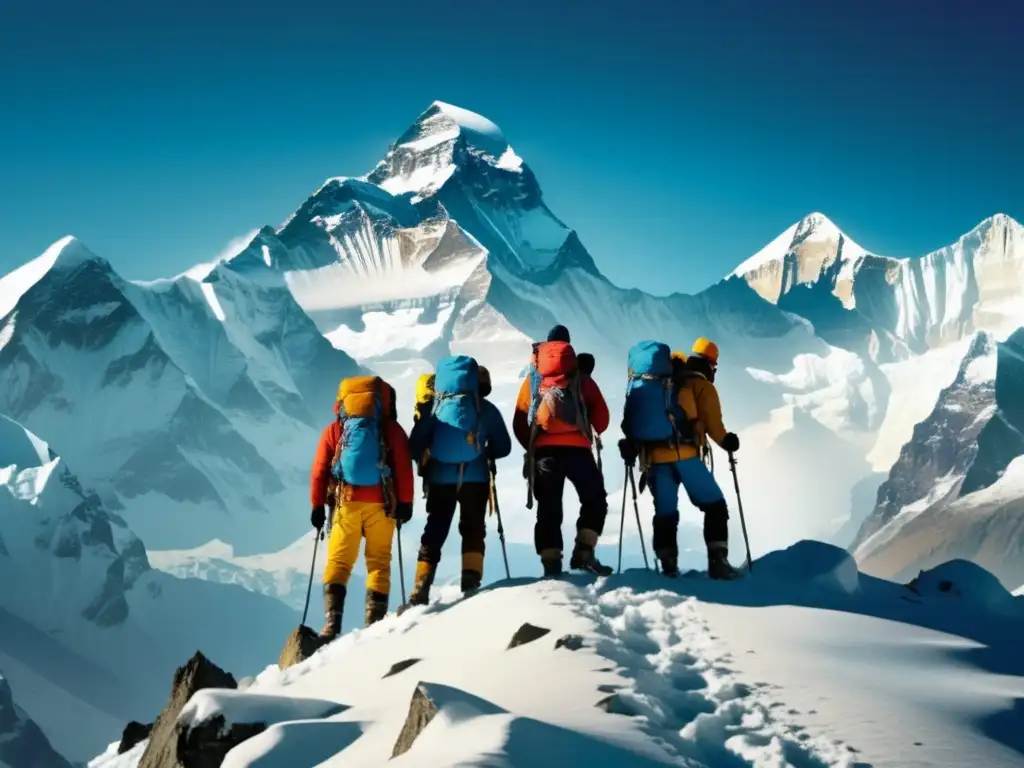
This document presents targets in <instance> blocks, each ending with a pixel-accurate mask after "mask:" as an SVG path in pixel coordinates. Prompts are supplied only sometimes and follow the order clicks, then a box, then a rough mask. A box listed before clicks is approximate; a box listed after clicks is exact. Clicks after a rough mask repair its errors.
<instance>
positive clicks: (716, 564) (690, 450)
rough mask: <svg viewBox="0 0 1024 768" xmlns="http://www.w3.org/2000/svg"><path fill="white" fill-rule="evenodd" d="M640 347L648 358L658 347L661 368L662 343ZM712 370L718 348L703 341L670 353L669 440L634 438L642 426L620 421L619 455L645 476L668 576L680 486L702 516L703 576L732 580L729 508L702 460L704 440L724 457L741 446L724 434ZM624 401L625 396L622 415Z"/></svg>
mask: <svg viewBox="0 0 1024 768" xmlns="http://www.w3.org/2000/svg"><path fill="white" fill-rule="evenodd" d="M643 344H647V345H648V354H650V350H652V349H653V347H654V346H655V345H656V346H658V347H660V348H661V350H660V352H658V353H657V354H660V356H661V359H660V365H662V366H664V365H665V362H664V357H665V356H666V354H667V348H666V347H665V345H662V344H660V343H653V342H643ZM638 346H639V345H638ZM652 361H653V358H652ZM652 364H654V365H657V364H659V363H654V362H652ZM717 368H718V346H717V345H716V344H715V343H714V342H712V341H710V340H708V339H705V338H700V339H697V341H696V342H694V344H693V348H692V349H691V354H690V355H689V356H686V355H685V354H684V353H682V352H675V353H673V354H672V356H671V379H672V387H671V393H672V397H671V403H670V408H669V418H670V420H671V421H672V430H673V437H672V438H671V439H669V440H658V441H646V442H645V441H642V440H638V439H636V438H635V437H634V434H636V433H639V432H640V431H641V429H642V427H643V426H644V425H641V424H638V423H627V422H628V421H629V419H628V418H627V419H624V422H623V434H625V435H626V436H627V437H626V439H624V440H623V441H622V442H621V443H620V446H619V448H620V452H621V453H622V458H623V460H624V461H625V462H626V464H627V465H629V466H632V465H633V463H634V462H635V461H636V459H637V458H638V457H639V459H640V466H641V472H642V476H645V477H646V480H647V484H648V485H649V486H650V488H651V494H652V495H653V496H654V542H653V545H654V551H655V554H656V555H657V557H658V559H659V560H660V561H661V565H662V570H663V571H664V573H665V575H667V576H676V575H678V573H679V566H678V557H679V548H678V544H677V541H676V536H677V531H678V526H679V486H680V485H682V486H683V488H684V489H685V490H686V493H687V495H688V496H689V498H690V501H691V502H692V503H693V505H694V506H696V507H697V508H698V509H700V510H701V511H702V512H703V513H704V542H705V544H706V545H707V548H708V575H709V576H710V577H711V578H712V579H734V578H736V577H737V576H738V572H737V571H736V569H735V568H733V567H732V566H731V565H730V564H729V558H728V555H729V522H728V521H729V509H728V506H727V505H726V502H725V496H724V495H723V494H722V489H721V488H720V487H719V486H718V483H717V482H716V481H715V477H714V475H712V474H711V472H710V471H709V470H708V468H707V467H706V466H705V465H704V462H703V461H702V460H701V455H702V453H703V451H704V450H705V449H706V446H707V438H708V437H710V438H711V439H712V440H714V441H715V442H716V443H717V444H718V445H719V446H721V448H722V449H723V450H725V451H728V452H729V453H735V452H736V451H738V450H739V447H740V441H739V438H738V437H737V436H736V435H735V434H733V433H732V432H729V431H728V430H726V428H725V425H724V424H723V423H722V406H721V402H720V400H719V397H718V390H717V389H716V388H715V384H714V381H715V371H716V370H717ZM647 378H648V379H650V378H652V377H651V376H648V377H647ZM653 378H659V377H657V376H654V377H653ZM663 378H664V377H663ZM638 389H639V387H638ZM629 397H630V395H627V411H628V410H629V403H628V400H629ZM666 397H668V395H666ZM641 410H642V404H641V405H640V408H639V409H636V410H634V413H637V414H639V413H640V412H641ZM628 415H629V414H627V416H628ZM635 421H636V420H635V419H634V422H635ZM642 485H643V483H642V482H641V486H642Z"/></svg>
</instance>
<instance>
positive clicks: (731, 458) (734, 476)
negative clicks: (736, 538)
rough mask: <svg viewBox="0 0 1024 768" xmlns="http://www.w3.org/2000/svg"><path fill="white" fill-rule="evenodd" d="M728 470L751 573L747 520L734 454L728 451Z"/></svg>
mask: <svg viewBox="0 0 1024 768" xmlns="http://www.w3.org/2000/svg"><path fill="white" fill-rule="evenodd" d="M729 470H730V471H731V472H732V484H733V486H734V487H735V488H736V508H737V509H738V510H739V511H740V525H741V526H742V528H743V543H744V545H746V547H747V570H748V571H750V572H751V573H753V571H754V561H753V560H752V559H751V557H750V539H748V538H747V521H746V519H745V518H744V517H743V499H742V498H740V480H739V477H738V476H737V474H736V456H735V455H733V452H732V451H729Z"/></svg>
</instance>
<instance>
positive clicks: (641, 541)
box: [629, 467, 651, 570]
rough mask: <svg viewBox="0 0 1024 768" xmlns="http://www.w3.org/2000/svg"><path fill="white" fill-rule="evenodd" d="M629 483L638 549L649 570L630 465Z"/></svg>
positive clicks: (634, 480) (634, 482)
mask: <svg viewBox="0 0 1024 768" xmlns="http://www.w3.org/2000/svg"><path fill="white" fill-rule="evenodd" d="M629 485H630V487H631V488H632V489H633V511H634V512H636V530H637V533H639V534H640V549H641V551H642V552H643V553H644V568H646V569H647V570H651V565H650V563H648V562H647V545H646V544H644V528H643V526H642V525H641V524H640V505H639V504H637V501H636V479H635V478H634V475H633V468H632V467H630V468H629Z"/></svg>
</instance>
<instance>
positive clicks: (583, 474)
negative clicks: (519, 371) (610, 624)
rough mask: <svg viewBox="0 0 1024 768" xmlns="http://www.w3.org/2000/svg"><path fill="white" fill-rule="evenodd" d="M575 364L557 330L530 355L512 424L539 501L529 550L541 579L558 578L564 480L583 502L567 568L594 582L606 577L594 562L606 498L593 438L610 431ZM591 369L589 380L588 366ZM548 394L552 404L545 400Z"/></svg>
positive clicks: (595, 390) (594, 390)
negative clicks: (589, 576) (596, 577)
mask: <svg viewBox="0 0 1024 768" xmlns="http://www.w3.org/2000/svg"><path fill="white" fill-rule="evenodd" d="M580 357H583V356H582V355H581V356H580ZM578 363H579V361H578V359H577V357H576V354H575V351H574V350H573V349H572V346H571V345H570V343H569V331H568V329H566V328H565V326H562V325H556V326H555V327H554V328H552V329H551V331H550V332H549V333H548V337H547V341H545V342H541V343H539V344H536V345H535V347H534V356H533V361H532V364H531V368H530V374H529V375H528V376H527V377H526V379H524V380H523V384H522V386H521V387H520V389H519V397H518V398H517V399H516V411H515V414H514V415H513V417H512V431H513V432H514V433H515V436H516V439H517V440H518V441H519V443H520V444H521V445H522V446H523V448H525V449H526V460H525V464H524V475H525V476H526V477H527V479H528V481H529V486H530V493H531V494H532V497H533V498H536V500H537V522H536V525H535V526H534V534H533V537H534V546H535V547H536V550H537V554H538V555H540V559H541V564H542V565H543V567H544V574H545V575H546V576H554V575H557V574H560V573H561V572H562V546H563V542H562V492H563V489H564V488H565V481H566V480H568V481H569V482H570V483H572V484H573V486H574V487H575V489H576V494H577V496H579V500H580V514H579V518H578V519H577V522H576V543H575V547H574V548H573V552H572V557H571V559H570V561H569V567H570V568H573V569H576V570H586V571H590V572H592V573H596V574H599V575H607V574H609V573H611V568H609V567H608V566H606V565H603V564H602V563H601V562H600V561H598V559H597V557H596V556H595V555H594V549H595V548H596V547H597V540H598V537H600V535H601V533H602V532H603V530H604V521H605V517H607V515H608V494H607V493H606V491H605V487H604V477H603V476H602V474H601V470H600V468H599V467H598V464H597V461H596V460H595V458H594V453H593V446H594V443H595V441H596V439H597V436H598V435H600V434H601V433H603V432H604V431H605V430H606V429H608V422H609V420H610V416H609V413H608V405H607V403H606V402H605V399H604V395H602V394H601V389H600V388H599V387H598V386H597V382H595V381H594V379H593V378H592V377H591V376H590V374H589V373H587V372H585V371H584V370H582V369H581V368H582V366H580V365H578ZM589 363H590V364H589V366H588V367H589V368H590V372H592V371H593V360H592V359H591V360H590V361H589ZM547 391H551V392H552V394H553V395H554V396H553V397H547V396H545V394H544V393H545V392H547ZM563 417H564V418H563Z"/></svg>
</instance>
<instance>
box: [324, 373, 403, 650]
mask: <svg viewBox="0 0 1024 768" xmlns="http://www.w3.org/2000/svg"><path fill="white" fill-rule="evenodd" d="M334 412H335V413H336V414H337V415H338V418H337V420H336V421H334V422H332V423H331V424H329V425H328V426H327V427H326V428H325V429H324V431H323V434H321V436H320V443H319V445H318V446H317V450H316V455H315V457H314V458H313V471H312V474H311V478H310V501H311V502H312V505H313V510H312V513H311V514H310V522H311V523H312V525H313V527H314V528H316V529H317V530H318V531H319V530H320V529H321V528H323V526H324V523H325V522H326V517H327V516H326V514H325V512H324V505H325V504H327V505H329V506H330V509H331V515H332V518H331V519H332V525H331V534H330V539H329V541H328V554H327V565H326V567H325V569H324V619H325V623H324V628H323V630H321V632H320V636H321V638H323V639H325V640H330V639H333V638H334V637H336V636H337V635H338V634H340V632H341V618H342V612H343V610H344V606H345V595H346V590H347V584H348V579H349V576H350V575H351V573H352V568H353V566H354V565H355V562H356V559H357V558H358V557H359V545H360V542H361V541H362V538H363V536H365V537H366V552H365V558H366V574H367V575H366V617H365V619H366V625H367V626H369V625H370V624H372V623H374V622H376V621H379V620H380V619H382V618H384V615H385V614H386V613H387V610H388V597H389V594H390V590H391V542H392V539H393V537H394V533H395V525H396V523H397V525H398V526H401V525H402V524H403V523H406V522H408V521H409V519H410V518H411V517H412V502H413V495H414V492H415V489H414V488H415V486H414V475H413V466H412V456H411V454H410V452H409V440H408V437H407V435H406V433H405V430H404V429H402V426H401V425H400V424H399V423H398V419H397V417H396V411H395V391H394V389H392V387H391V386H390V385H388V384H387V383H386V382H384V381H383V380H382V379H380V378H378V377H376V376H359V377H352V378H348V379H344V380H343V381H342V382H341V385H340V386H339V387H338V399H337V402H336V403H335V406H334ZM343 432H344V434H345V440H344V441H342V434H343ZM382 454H383V456H382ZM381 458H383V459H384V461H380V459H381Z"/></svg>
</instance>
